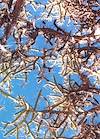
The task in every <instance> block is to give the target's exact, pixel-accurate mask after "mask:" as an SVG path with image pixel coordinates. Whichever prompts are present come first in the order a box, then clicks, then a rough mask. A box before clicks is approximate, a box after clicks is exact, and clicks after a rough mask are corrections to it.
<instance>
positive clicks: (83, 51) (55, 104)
mask: <svg viewBox="0 0 100 139" xmlns="http://www.w3.org/2000/svg"><path fill="white" fill-rule="evenodd" d="M30 9H31V11H30ZM98 9H99V1H96V0H91V1H86V0H84V1H83V0H51V1H50V0H47V2H45V1H41V2H39V1H38V2H36V1H35V0H11V1H8V0H1V1H0V28H1V29H2V33H1V34H2V35H1V36H0V93H1V95H2V97H6V98H8V99H10V100H12V102H13V103H14V104H16V105H17V106H16V111H17V113H16V114H15V115H14V120H13V121H10V122H7V123H3V124H4V125H5V126H4V131H5V137H7V138H10V136H12V135H14V136H16V138H17V139H18V138H21V133H22V134H23V136H24V138H32V139H37V138H44V139H64V138H68V137H69V136H67V132H68V130H69V129H70V130H72V131H73V133H74V134H73V135H72V137H71V138H73V139H99V136H100V131H99V128H100V127H99V122H96V118H97V116H98V115H99V113H100V104H99V101H98V97H99V94H100V90H99V89H100V75H99V74H100V65H99V63H100V54H99V52H100V49H99V38H100V26H99V10H98ZM39 11H40V13H39ZM11 38H13V40H14V44H13V47H10V46H11V44H10V43H11V42H10V41H9V39H11ZM41 38H42V40H43V41H42V43H43V42H45V44H46V45H45V44H42V43H41V45H40V42H39V39H41ZM33 70H35V71H36V75H35V76H36V78H37V81H38V85H40V82H41V81H44V80H45V85H44V84H43V86H42V88H43V90H46V89H47V94H46V95H45V96H44V95H43V94H44V92H42V91H40V92H39V94H38V97H37V98H36V102H35V104H34V106H33V105H32V106H31V104H29V103H28V102H27V101H26V99H25V96H24V97H22V96H21V95H20V96H19V97H16V98H15V97H14V96H12V80H13V79H16V80H18V79H20V80H24V81H26V82H27V80H28V75H29V73H30V72H32V71H33ZM57 77H58V78H57ZM59 78H60V79H62V81H60V82H59ZM39 87H40V89H41V85H40V86H39ZM48 92H49V94H48ZM13 93H14V92H13ZM96 96H97V97H96ZM29 97H31V96H29ZM33 101H34V100H33ZM43 103H45V107H44V108H41V107H42V104H43ZM40 106H41V107H40ZM1 108H2V107H1ZM2 110H3V109H2Z"/></svg>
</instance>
